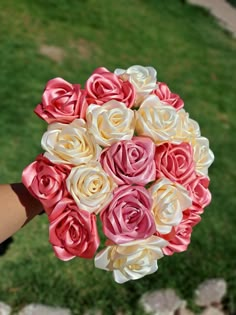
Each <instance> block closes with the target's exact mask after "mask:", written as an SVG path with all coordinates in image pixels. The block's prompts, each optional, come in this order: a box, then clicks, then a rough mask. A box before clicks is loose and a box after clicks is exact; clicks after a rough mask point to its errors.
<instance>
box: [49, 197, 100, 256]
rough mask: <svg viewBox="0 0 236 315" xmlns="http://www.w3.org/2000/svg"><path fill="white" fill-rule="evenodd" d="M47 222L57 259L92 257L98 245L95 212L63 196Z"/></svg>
mask: <svg viewBox="0 0 236 315" xmlns="http://www.w3.org/2000/svg"><path fill="white" fill-rule="evenodd" d="M49 222H50V226H49V241H50V243H51V244H52V246H53V249H54V252H55V254H56V256H57V257H58V258H59V259H61V260H65V261H67V260H70V259H72V258H74V257H76V256H77V257H81V258H93V256H94V254H95V252H96V250H97V248H98V246H99V236H98V231H97V226H96V216H95V214H91V213H89V212H87V211H84V210H81V209H78V207H77V205H76V204H75V202H74V201H73V200H71V199H68V198H64V199H62V200H61V201H60V202H59V203H58V204H57V205H56V207H55V208H54V209H53V211H52V213H51V214H50V215H49Z"/></svg>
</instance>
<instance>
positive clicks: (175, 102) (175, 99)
mask: <svg viewBox="0 0 236 315" xmlns="http://www.w3.org/2000/svg"><path fill="white" fill-rule="evenodd" d="M157 84H158V87H157V88H156V89H155V90H154V91H153V92H152V94H155V95H156V96H157V97H158V98H159V100H160V101H161V102H162V103H164V104H167V105H170V106H172V107H174V108H175V109H176V110H179V109H181V108H183V107H184V101H183V100H182V99H181V98H180V96H179V95H178V94H174V93H172V92H171V91H170V89H169V87H168V86H167V84H166V83H163V82H158V83H157Z"/></svg>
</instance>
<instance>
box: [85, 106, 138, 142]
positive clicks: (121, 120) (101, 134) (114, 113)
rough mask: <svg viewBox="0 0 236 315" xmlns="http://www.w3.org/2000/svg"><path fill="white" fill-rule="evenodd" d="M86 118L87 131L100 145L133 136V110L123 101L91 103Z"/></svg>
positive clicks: (128, 138)
mask: <svg viewBox="0 0 236 315" xmlns="http://www.w3.org/2000/svg"><path fill="white" fill-rule="evenodd" d="M86 119H87V124H88V129H89V132H90V133H91V134H93V135H94V137H95V139H96V142H97V144H99V145H100V146H103V147H107V146H110V145H112V144H113V143H115V142H117V141H120V140H130V139H131V138H132V137H133V134H134V126H135V120H134V112H133V110H131V109H129V108H127V107H126V106H125V104H124V103H120V102H117V101H109V102H107V103H105V104H103V105H102V106H99V105H93V104H91V105H90V106H89V107H88V109H87V114H86Z"/></svg>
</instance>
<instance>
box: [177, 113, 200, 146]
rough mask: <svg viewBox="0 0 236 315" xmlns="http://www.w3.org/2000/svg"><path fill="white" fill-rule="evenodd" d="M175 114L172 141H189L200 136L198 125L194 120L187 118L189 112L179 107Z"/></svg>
mask: <svg viewBox="0 0 236 315" xmlns="http://www.w3.org/2000/svg"><path fill="white" fill-rule="evenodd" d="M177 116H178V123H177V128H176V134H175V135H174V137H173V141H175V142H191V141H192V140H193V139H195V138H197V137H200V135H201V133H200V127H199V125H198V123H197V122H196V121H195V120H193V119H191V118H189V113H187V112H186V111H185V110H184V109H181V110H179V111H178V112H177Z"/></svg>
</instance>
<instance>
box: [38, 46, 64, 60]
mask: <svg viewBox="0 0 236 315" xmlns="http://www.w3.org/2000/svg"><path fill="white" fill-rule="evenodd" d="M39 53H40V54H41V55H43V56H46V57H48V58H49V59H51V60H53V61H56V62H61V61H62V60H63V59H64V58H65V55H66V54H65V51H64V50H63V49H62V48H60V47H57V46H52V45H41V46H40V48H39Z"/></svg>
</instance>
